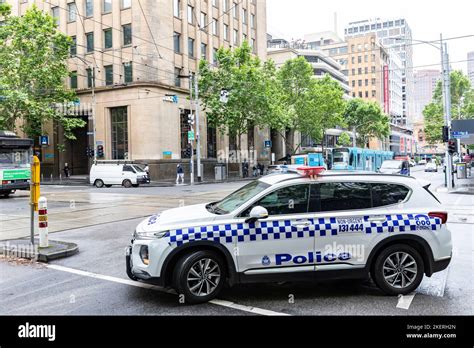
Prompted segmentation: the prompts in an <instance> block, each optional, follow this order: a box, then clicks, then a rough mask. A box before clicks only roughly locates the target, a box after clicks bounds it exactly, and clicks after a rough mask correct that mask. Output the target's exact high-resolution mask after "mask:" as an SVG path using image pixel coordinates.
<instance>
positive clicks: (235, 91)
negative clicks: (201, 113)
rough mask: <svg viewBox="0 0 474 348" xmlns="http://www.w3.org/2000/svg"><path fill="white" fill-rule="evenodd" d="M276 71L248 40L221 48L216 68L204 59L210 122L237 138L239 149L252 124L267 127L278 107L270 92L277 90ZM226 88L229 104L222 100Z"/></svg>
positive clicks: (203, 91) (202, 83) (203, 90)
mask: <svg viewBox="0 0 474 348" xmlns="http://www.w3.org/2000/svg"><path fill="white" fill-rule="evenodd" d="M274 73H275V67H274V65H273V64H272V63H271V62H269V63H265V64H262V62H261V61H260V59H259V58H258V57H256V56H254V55H252V49H251V47H250V46H249V44H248V43H247V42H244V43H243V44H242V46H241V47H239V48H236V49H234V50H229V49H225V48H220V49H219V51H218V52H217V66H216V67H212V66H211V65H210V64H209V63H208V62H207V61H201V62H200V65H199V90H200V98H201V102H202V104H203V106H204V110H205V111H206V116H207V120H208V123H209V124H210V125H213V126H215V127H216V128H217V129H219V130H220V131H221V133H225V134H227V135H229V136H231V137H237V150H238V151H240V149H241V144H240V138H241V136H242V135H243V134H245V133H247V132H248V130H249V128H251V127H254V126H263V125H264V124H265V120H268V119H270V118H271V117H270V114H272V113H274V112H276V110H277V109H278V108H277V105H275V104H272V103H271V101H270V99H271V96H270V92H271V91H275V88H274V87H272V85H273V82H272V76H274ZM222 90H227V91H228V92H229V97H228V101H227V103H223V102H221V100H220V94H221V91H222Z"/></svg>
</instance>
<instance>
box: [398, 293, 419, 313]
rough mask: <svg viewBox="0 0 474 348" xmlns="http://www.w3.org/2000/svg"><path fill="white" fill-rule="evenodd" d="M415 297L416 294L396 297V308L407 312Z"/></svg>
mask: <svg viewBox="0 0 474 348" xmlns="http://www.w3.org/2000/svg"><path fill="white" fill-rule="evenodd" d="M415 295H416V294H412V295H406V296H403V295H400V296H398V303H397V308H401V309H406V310H408V309H409V308H410V305H411V303H412V302H413V299H414V298H415Z"/></svg>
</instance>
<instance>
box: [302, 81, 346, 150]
mask: <svg viewBox="0 0 474 348" xmlns="http://www.w3.org/2000/svg"><path fill="white" fill-rule="evenodd" d="M343 96H344V91H343V89H342V88H341V86H340V85H339V83H338V82H337V81H336V80H334V79H332V78H331V77H330V76H329V75H328V74H326V75H325V76H324V77H323V78H322V79H318V80H316V81H315V83H314V85H313V87H312V88H311V90H310V93H309V102H308V103H307V108H308V116H309V117H307V118H305V119H304V120H303V121H302V125H303V127H304V134H306V135H309V136H310V137H311V138H312V139H313V140H315V141H322V140H323V139H324V138H325V135H326V131H327V130H328V129H330V128H335V127H336V126H340V127H343V126H345V122H344V119H343V112H344V106H345V102H344V98H343ZM322 143H323V144H322V145H323V152H324V142H323V141H322Z"/></svg>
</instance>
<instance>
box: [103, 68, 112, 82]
mask: <svg viewBox="0 0 474 348" xmlns="http://www.w3.org/2000/svg"><path fill="white" fill-rule="evenodd" d="M104 70H105V85H106V86H112V85H113V84H114V66H113V65H107V66H104Z"/></svg>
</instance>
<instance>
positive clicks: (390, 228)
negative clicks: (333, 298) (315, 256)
mask: <svg viewBox="0 0 474 348" xmlns="http://www.w3.org/2000/svg"><path fill="white" fill-rule="evenodd" d="M386 217H387V220H386V221H385V222H383V223H381V222H379V223H374V222H369V221H368V219H369V217H368V216H366V217H364V228H365V233H366V234H372V233H387V232H388V233H393V232H409V231H418V230H420V229H423V230H431V231H436V230H438V229H439V228H440V227H441V219H439V218H429V217H428V216H426V215H413V214H404V215H387V216H386ZM304 220H305V221H306V220H307V221H309V222H310V224H309V226H308V227H306V228H304V229H302V228H297V227H295V226H292V220H278V221H272V222H261V223H257V224H245V226H244V224H222V225H211V226H201V227H189V228H183V229H177V230H171V231H170V233H169V235H168V236H167V238H168V240H169V243H170V244H176V245H177V246H181V245H183V244H186V243H190V242H195V241H212V242H216V243H221V244H229V243H234V242H235V238H237V241H238V242H255V241H266V240H283V239H295V238H309V237H314V236H315V235H316V236H319V237H327V236H337V235H338V234H343V233H340V232H339V223H338V221H337V219H336V218H320V219H304ZM293 221H294V220H293ZM420 226H422V227H420Z"/></svg>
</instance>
